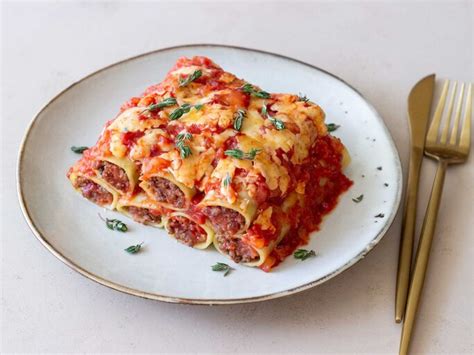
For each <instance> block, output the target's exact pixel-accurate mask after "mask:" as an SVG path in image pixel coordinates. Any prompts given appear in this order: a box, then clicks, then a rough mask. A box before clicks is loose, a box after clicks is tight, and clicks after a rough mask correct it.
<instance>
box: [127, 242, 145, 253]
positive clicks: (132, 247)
mask: <svg viewBox="0 0 474 355" xmlns="http://www.w3.org/2000/svg"><path fill="white" fill-rule="evenodd" d="M142 245H143V242H141V243H140V244H137V245H130V246H129V247H128V248H125V249H124V250H125V251H126V252H127V253H129V254H136V253H138V252H139V251H140V249H141V248H142Z"/></svg>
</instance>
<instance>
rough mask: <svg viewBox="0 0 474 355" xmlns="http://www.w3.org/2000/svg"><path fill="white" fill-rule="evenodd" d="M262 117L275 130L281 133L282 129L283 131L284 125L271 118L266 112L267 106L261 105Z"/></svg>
mask: <svg viewBox="0 0 474 355" xmlns="http://www.w3.org/2000/svg"><path fill="white" fill-rule="evenodd" d="M262 115H263V117H265V118H267V119H268V120H269V121H270V122H271V123H272V124H273V125H274V126H275V128H276V129H277V130H279V131H281V130H282V129H285V123H284V122H283V121H281V120H279V119H277V118H275V117H273V116H271V115H270V114H269V113H268V111H267V106H266V105H263V106H262Z"/></svg>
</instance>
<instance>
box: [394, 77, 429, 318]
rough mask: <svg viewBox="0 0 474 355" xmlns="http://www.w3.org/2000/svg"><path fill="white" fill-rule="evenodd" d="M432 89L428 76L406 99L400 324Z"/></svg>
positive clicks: (397, 310)
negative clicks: (406, 157) (406, 158)
mask: <svg viewBox="0 0 474 355" xmlns="http://www.w3.org/2000/svg"><path fill="white" fill-rule="evenodd" d="M434 86H435V74H431V75H428V76H427V77H425V78H423V79H421V80H420V81H419V82H417V83H416V85H415V86H414V87H413V89H411V91H410V95H409V96H408V116H409V119H410V121H409V122H410V133H411V150H410V164H409V170H408V182H407V190H406V196H405V210H404V216H403V222H402V235H401V240H400V254H399V258H398V273H397V291H396V296H395V322H397V323H400V322H401V321H402V319H403V316H404V314H405V307H406V302H407V295H408V287H409V283H410V271H411V261H412V254H413V244H414V234H415V225H416V201H417V195H418V182H419V179H420V168H421V162H422V160H423V150H424V148H425V136H426V129H427V127H428V121H429V117H430V109H431V102H432V101H433V91H434Z"/></svg>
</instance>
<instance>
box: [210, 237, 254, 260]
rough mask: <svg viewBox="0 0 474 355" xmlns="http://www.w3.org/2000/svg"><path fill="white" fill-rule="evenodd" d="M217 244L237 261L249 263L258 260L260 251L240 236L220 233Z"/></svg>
mask: <svg viewBox="0 0 474 355" xmlns="http://www.w3.org/2000/svg"><path fill="white" fill-rule="evenodd" d="M217 244H218V245H219V249H220V250H221V251H223V252H224V253H226V254H228V255H229V256H230V257H231V259H232V260H233V261H235V262H236V263H240V262H244V263H249V262H252V261H257V260H258V258H259V255H258V253H257V252H256V251H255V249H254V248H252V247H251V246H250V245H247V244H245V243H244V242H242V240H241V239H240V238H235V237H233V236H230V235H218V236H217Z"/></svg>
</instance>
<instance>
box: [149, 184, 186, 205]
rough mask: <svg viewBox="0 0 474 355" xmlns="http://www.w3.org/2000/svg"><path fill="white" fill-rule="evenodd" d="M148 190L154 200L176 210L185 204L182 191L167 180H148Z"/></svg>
mask: <svg viewBox="0 0 474 355" xmlns="http://www.w3.org/2000/svg"><path fill="white" fill-rule="evenodd" d="M150 188H151V189H152V191H153V194H154V195H155V197H156V199H157V200H158V201H160V202H166V203H169V204H170V205H173V206H174V207H177V208H183V207H184V205H185V204H186V198H185V197H184V193H183V191H181V189H180V188H179V187H178V186H176V185H175V184H173V183H172V182H171V181H169V180H167V179H163V178H160V177H152V178H151V179H150Z"/></svg>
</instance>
